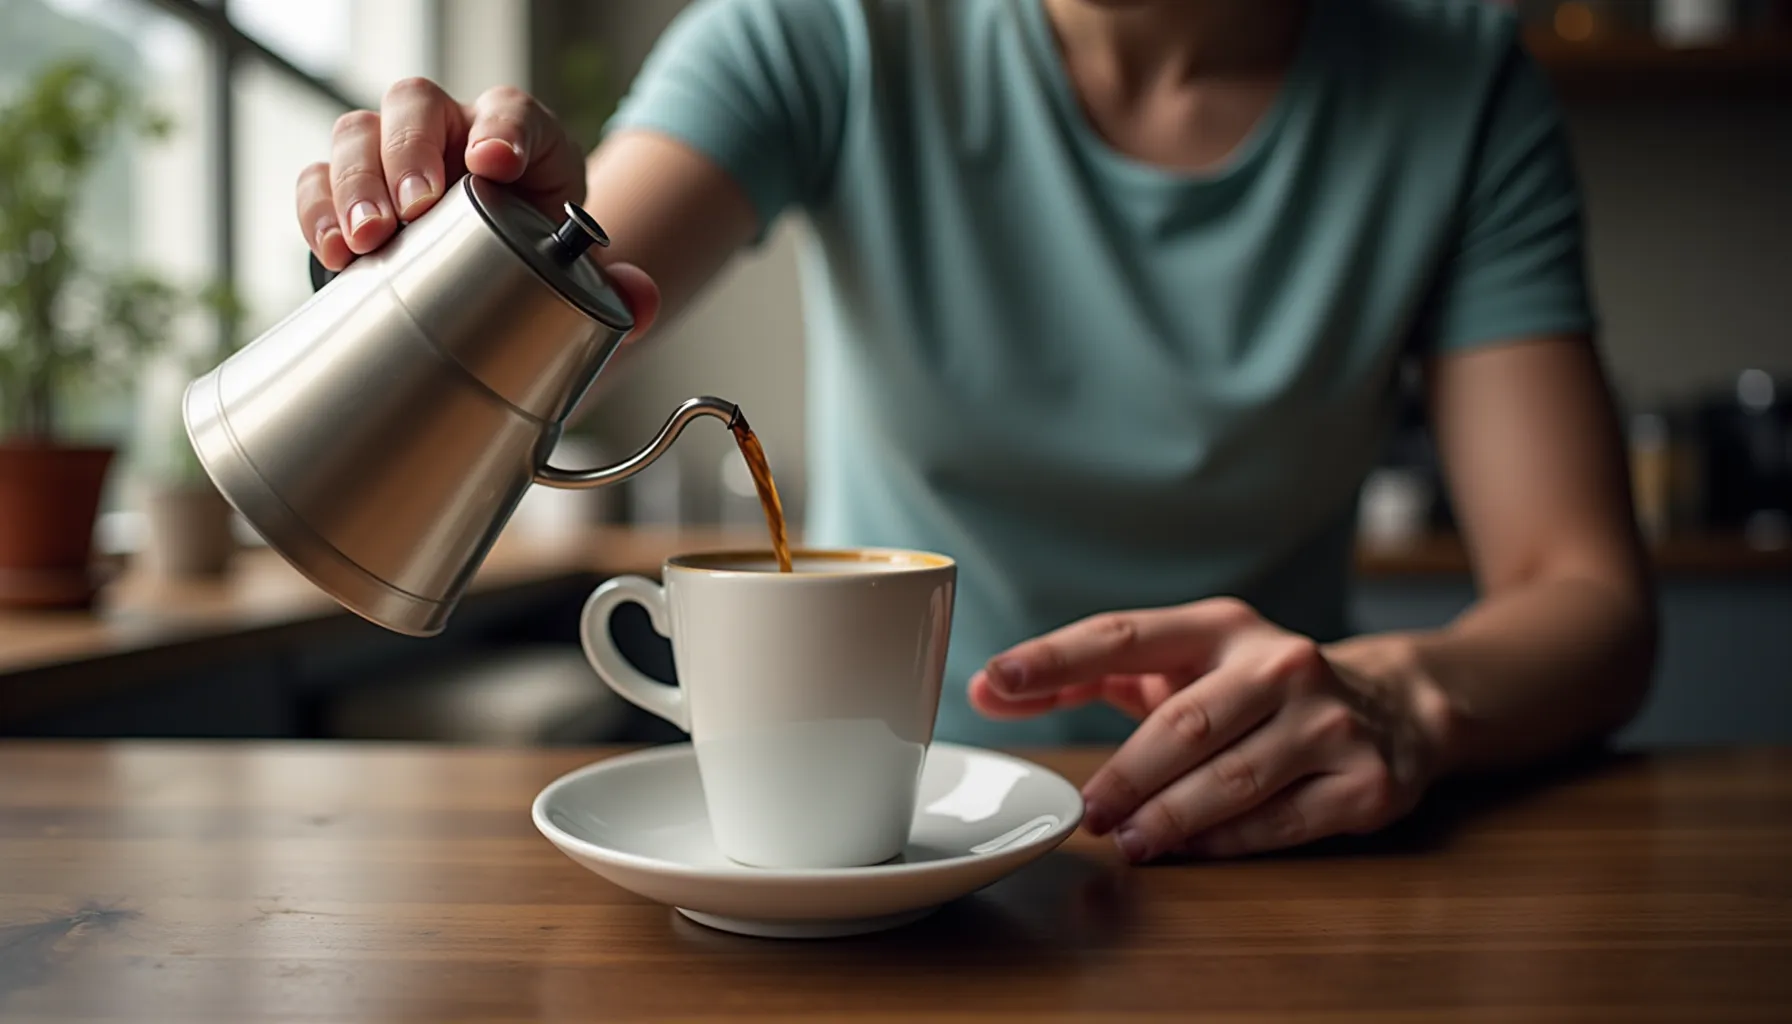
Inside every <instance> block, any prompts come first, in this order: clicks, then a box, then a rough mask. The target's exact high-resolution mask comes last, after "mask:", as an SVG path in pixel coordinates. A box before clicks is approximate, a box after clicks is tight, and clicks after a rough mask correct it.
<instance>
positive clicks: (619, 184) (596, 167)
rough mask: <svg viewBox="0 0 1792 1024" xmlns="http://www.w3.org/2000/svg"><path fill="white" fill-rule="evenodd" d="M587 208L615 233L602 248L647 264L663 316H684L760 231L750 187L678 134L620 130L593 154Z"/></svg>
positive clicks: (606, 255) (608, 255)
mask: <svg viewBox="0 0 1792 1024" xmlns="http://www.w3.org/2000/svg"><path fill="white" fill-rule="evenodd" d="M585 182H586V194H585V207H586V209H587V210H589V211H590V212H591V215H592V216H593V217H595V218H597V221H598V223H600V224H602V225H603V226H604V229H605V231H606V232H607V233H608V234H609V236H610V246H609V248H608V249H607V250H605V251H604V252H602V253H600V254H599V258H600V259H601V260H603V261H604V262H605V263H610V262H612V261H618V260H620V261H623V262H627V263H633V264H634V265H635V266H638V267H640V268H641V269H642V270H645V271H646V272H647V273H648V274H649V275H650V276H652V278H653V279H654V282H655V283H657V284H658V285H659V288H660V315H661V318H662V321H663V320H665V319H670V318H671V317H675V316H677V315H678V313H679V312H680V311H682V310H683V309H684V308H685V307H686V306H688V305H689V304H690V302H691V299H692V298H693V297H695V296H696V295H697V293H698V292H700V291H702V289H703V287H704V286H705V285H707V284H708V283H709V282H710V281H711V280H712V279H713V278H714V277H715V276H716V274H717V273H718V272H720V270H721V269H722V268H723V267H724V266H725V265H726V264H727V263H728V261H729V260H730V259H731V258H733V256H734V254H735V253H736V252H738V251H739V250H740V248H741V247H742V246H744V245H746V244H747V242H748V241H750V240H751V239H752V237H753V234H754V232H755V231H757V230H758V214H757V213H756V211H754V209H753V205H752V203H751V202H750V201H749V200H748V199H747V194H746V192H745V191H743V190H742V189H741V187H740V186H739V185H738V184H736V183H735V181H734V179H733V178H731V177H729V176H728V174H727V172H725V171H723V170H722V168H721V167H720V166H718V165H717V164H716V163H715V162H714V161H713V160H710V159H709V158H708V157H707V156H704V155H703V154H701V153H699V152H698V151H696V150H695V149H692V148H691V147H689V146H687V145H685V144H684V143H682V142H679V141H677V140H675V139H671V138H668V137H666V136H663V135H657V134H653V133H650V132H642V131H625V132H621V133H618V134H617V135H615V136H613V137H612V138H610V139H608V140H606V141H605V142H604V144H603V145H601V146H599V147H598V148H597V150H596V151H595V152H593V153H592V154H591V157H590V159H589V160H587V161H586V173H585Z"/></svg>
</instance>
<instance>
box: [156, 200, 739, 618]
mask: <svg viewBox="0 0 1792 1024" xmlns="http://www.w3.org/2000/svg"><path fill="white" fill-rule="evenodd" d="M593 242H596V243H599V244H607V239H605V238H604V236H603V233H602V230H601V229H600V228H598V226H597V225H596V223H595V222H594V221H592V220H591V219H590V217H589V215H587V214H585V212H584V211H583V210H580V209H578V208H577V207H576V206H573V205H572V204H570V203H569V204H567V220H566V221H565V222H564V223H562V224H559V225H555V224H554V223H553V222H552V221H550V220H549V219H548V218H547V217H545V216H543V215H542V214H541V213H539V212H538V211H536V210H534V208H533V207H530V206H529V205H528V204H526V203H524V202H523V201H522V200H521V199H520V198H519V197H517V196H515V195H514V194H513V193H511V192H510V191H509V190H507V189H506V188H505V187H504V186H501V185H497V184H494V183H492V182H489V181H486V180H484V179H480V178H475V177H472V176H468V177H466V178H463V179H462V180H461V181H460V182H459V183H458V184H457V185H455V186H454V187H453V188H450V189H449V190H448V191H447V194H446V195H445V196H444V197H443V198H442V200H441V202H439V203H438V204H437V205H436V206H435V207H433V208H432V209H431V210H430V211H429V212H428V213H426V214H424V215H423V216H422V217H420V218H418V219H417V220H416V221H415V222H413V223H411V224H410V225H408V226H407V227H406V228H405V229H404V230H403V231H401V232H399V233H398V234H397V235H396V236H395V237H394V238H393V239H392V240H391V241H390V242H388V243H387V244H386V245H385V246H384V247H382V248H381V249H379V250H378V251H376V252H374V253H371V254H368V255H366V256H362V257H360V258H359V259H357V260H355V262H354V263H352V264H351V265H350V266H349V267H348V268H347V269H346V270H344V271H343V272H342V273H341V274H339V275H337V276H336V277H335V278H334V279H333V280H329V281H328V282H327V283H324V284H323V285H322V287H321V288H320V289H319V290H318V291H317V293H316V294H315V295H313V296H312V297H311V298H310V299H309V300H308V301H307V302H306V303H305V304H304V305H302V306H301V307H299V308H298V309H297V310H295V311H294V312H293V313H292V314H291V315H289V316H288V317H286V319H284V320H283V321H281V322H280V323H278V324H276V325H275V326H274V327H273V328H271V329H270V330H269V331H267V333H265V334H263V335H262V336H261V337H259V338H257V339H256V340H255V341H254V342H252V343H250V344H249V345H247V346H245V347H244V348H243V349H242V350H241V351H239V352H237V353H236V354H234V355H232V356H231V357H230V358H229V359H227V360H225V361H224V362H223V363H222V364H220V365H219V366H218V367H216V368H215V369H213V370H211V371H210V372H208V373H206V374H205V375H203V376H202V377H200V378H199V379H198V380H196V381H194V382H193V383H192V384H191V385H189V387H188V389H187V393H186V396H185V401H184V409H183V415H184V418H185V421H186V426H187V431H188V436H189V438H190V439H191V441H192V443H193V447H194V450H195V452H196V453H197V454H198V456H199V460H200V462H201V463H202V464H203V465H204V467H205V469H206V472H207V473H208V474H209V475H210V476H211V478H212V480H213V482H214V483H215V484H216V485H217V486H218V488H219V490H221V491H222V492H223V494H224V497H225V498H226V499H227V500H229V502H230V503H231V504H232V505H233V506H234V507H235V508H236V509H237V511H238V512H239V513H241V514H242V515H243V517H244V518H246V519H247V520H248V521H249V523H250V525H252V526H253V527H254V528H255V529H256V530H257V532H259V533H260V534H261V535H262V536H263V537H264V538H265V539H266V540H267V541H268V543H269V545H270V546H271V547H273V548H274V550H275V551H277V552H278V553H279V554H280V555H281V556H282V557H284V558H285V559H286V560H287V561H289V562H290V563H292V564H293V566H294V567H296V568H297V569H298V570H299V571H300V572H302V573H304V574H305V575H306V576H307V577H308V578H309V579H310V580H311V581H312V582H313V583H314V584H316V585H317V586H318V587H320V588H321V589H323V590H324V591H325V592H326V593H328V594H330V595H331V596H332V597H334V598H335V599H336V600H337V601H338V602H340V603H341V604H343V605H344V606H345V607H347V608H349V609H350V610H352V611H354V612H356V613H358V614H360V615H362V616H364V617H366V618H368V619H370V620H372V621H373V622H375V623H378V624H379V625H381V626H384V627H386V628H388V629H391V630H394V631H397V632H400V633H407V634H411V635H416V636H428V635H433V634H435V633H438V632H440V631H441V629H442V627H443V626H444V625H445V623H446V622H447V620H448V617H449V615H450V614H451V613H452V611H453V608H454V606H455V604H456V603H457V602H458V601H459V599H460V597H461V595H462V594H463V593H464V592H465V590H466V587H467V584H468V583H469V582H470V580H471V579H472V577H473V575H474V573H475V572H476V571H477V569H478V567H479V565H480V563H481V562H482V561H483V560H484V559H485V556H486V554H487V553H488V551H489V550H490V548H491V545H492V543H493V542H494V541H495V540H496V539H497V537H498V535H499V533H500V532H501V531H502V530H503V527H504V525H505V523H506V522H507V521H508V520H509V518H510V516H511V513H512V512H513V511H514V510H515V508H516V505H517V503H518V502H519V501H520V500H521V499H522V496H523V494H524V492H525V491H526V490H527V489H528V488H529V487H530V486H531V485H532V484H534V483H543V484H547V485H549V486H556V487H595V486H601V485H604V484H608V483H614V482H617V481H620V480H624V479H627V478H628V477H629V476H632V475H633V474H634V473H636V472H638V471H639V470H641V469H643V468H645V467H646V466H647V465H649V464H651V463H652V462H653V461H654V459H656V458H658V456H659V455H660V454H661V453H662V452H664V451H665V449H666V448H667V447H668V446H669V445H670V444H671V443H672V441H673V439H674V438H676V436H677V435H678V433H679V432H680V431H682V430H683V429H684V427H685V426H686V425H687V424H688V423H690V422H691V421H692V420H694V419H695V418H697V417H700V416H714V417H716V418H719V419H722V420H724V421H727V422H728V423H729V424H730V425H732V424H733V422H734V421H735V419H736V418H737V417H738V415H739V410H738V409H737V408H736V407H735V406H734V405H733V404H732V403H728V402H724V401H721V400H719V399H713V398H696V399H692V400H690V401H688V402H686V403H684V405H682V406H680V407H679V409H678V410H676V411H675V412H674V413H673V414H672V416H671V418H670V419H669V420H668V421H667V423H666V425H665V427H664V428H663V429H662V430H661V431H660V433H659V435H658V436H657V437H655V438H654V439H653V441H652V442H651V443H649V444H648V445H647V446H646V447H645V448H643V449H642V450H641V451H639V452H637V453H636V454H635V455H633V456H632V457H630V458H629V459H626V460H624V461H623V462H621V463H618V464H617V465H614V466H610V467H607V468H604V469H599V470H592V471H588V472H577V471H567V470H562V469H556V468H554V467H551V466H548V465H547V455H548V453H549V452H550V451H552V450H553V448H554V445H555V444H556V442H558V440H559V438H560V434H561V429H562V425H563V423H564V421H565V419H566V417H567V416H568V415H569V414H570V413H571V412H572V411H573V409H574V408H575V407H576V406H577V404H578V403H579V400H580V398H581V397H582V396H583V395H584V394H585V391H586V390H587V389H588V388H589V387H590V385H591V383H592V382H593V381H594V380H595V379H596V377H597V375H598V373H599V372H600V371H601V370H602V369H603V367H604V364H605V363H606V362H607V361H608V360H609V358H610V356H611V355H612V354H613V353H614V352H615V350H616V348H617V346H618V345H619V344H620V342H621V341H622V338H623V336H624V335H625V334H627V332H628V331H629V330H630V329H631V328H632V327H633V326H634V320H633V318H632V316H631V315H630V314H629V312H628V310H627V308H626V306H624V305H623V304H622V302H621V301H620V299H619V298H618V297H617V296H616V294H615V292H614V291H613V290H612V289H611V288H610V286H609V283H608V280H607V278H605V277H604V275H603V273H602V271H601V270H600V269H599V268H598V267H597V265H596V263H595V261H593V260H590V259H587V258H585V256H584V252H585V249H586V247H587V246H589V245H590V244H592V243H593Z"/></svg>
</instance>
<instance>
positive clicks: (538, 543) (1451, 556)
mask: <svg viewBox="0 0 1792 1024" xmlns="http://www.w3.org/2000/svg"><path fill="white" fill-rule="evenodd" d="M763 543H764V538H763V536H762V535H761V534H760V533H759V531H757V530H748V529H732V530H730V529H721V528H709V529H674V528H645V527H622V526H612V527H600V528H595V529H593V530H591V531H589V532H587V533H583V534H578V535H575V536H569V537H566V538H563V539H558V540H553V541H549V540H534V539H523V538H519V537H515V536H507V537H505V538H504V539H503V540H501V541H500V542H499V543H498V545H497V546H496V547H494V548H493V550H492V553H491V555H490V557H488V558H487V560H486V562H485V565H484V566H483V568H482V569H481V571H480V573H479V575H478V577H477V578H476V579H475V580H474V582H473V585H472V587H471V588H470V589H469V595H468V596H469V598H473V597H476V596H478V595H482V594H492V593H502V592H506V591H512V590H516V589H519V588H526V587H529V586H532V585H538V584H543V583H549V582H555V581H568V580H590V579H601V578H605V577H609V576H617V575H622V574H625V573H637V574H641V575H648V576H656V575H658V573H659V569H660V565H661V563H662V562H664V561H665V559H666V558H668V557H670V556H671V555H674V554H678V553H681V552H687V551H697V550H714V549H718V548H742V547H744V548H754V547H762V546H763ZM1652 555H1653V556H1654V559H1655V562H1656V566H1657V568H1658V569H1659V570H1661V571H1662V572H1663V573H1667V574H1681V573H1690V574H1717V575H1731V576H1748V577H1774V576H1787V575H1792V549H1782V550H1778V551H1759V550H1755V549H1752V548H1749V547H1748V546H1746V545H1745V544H1744V543H1743V542H1742V540H1741V539H1740V538H1735V537H1682V538H1675V539H1672V540H1669V541H1666V542H1665V543H1663V544H1661V545H1658V546H1657V547H1655V548H1653V549H1652ZM1469 568H1470V567H1469V559H1468V554H1467V552H1466V550H1465V549H1464V547H1463V545H1462V542H1461V541H1460V540H1459V539H1458V538H1456V537H1455V536H1452V535H1447V534H1438V535H1433V536H1426V537H1423V538H1420V539H1417V540H1414V541H1412V542H1410V543H1408V544H1404V545H1400V546H1385V547H1365V548H1363V549H1361V550H1360V551H1359V552H1358V555H1357V573H1358V575H1359V576H1360V577H1363V578H1369V579H1374V578H1398V577H1403V576H1438V575H1462V574H1467V573H1468V572H1469ZM346 617H348V613H347V612H345V611H344V610H343V609H342V608H341V607H340V606H338V605H337V604H336V603H335V602H334V601H333V600H331V599H330V598H329V597H328V596H327V595H325V594H324V593H323V592H322V591H320V590H318V589H317V588H316V587H314V586H313V585H311V583H309V582H308V581H307V580H305V579H304V577H302V576H300V575H299V573H298V572H296V571H295V570H293V569H292V568H291V567H290V566H288V565H287V564H286V563H285V562H284V561H282V560H281V559H280V558H279V557H278V556H276V555H275V554H273V553H272V552H271V551H268V550H266V549H260V548H257V549H250V550H247V551H244V552H242V553H241V554H240V556H239V557H238V559H237V563H236V565H235V567H234V568H233V570H232V572H231V573H230V574H229V575H228V576H226V577H224V578H222V579H219V580H216V581H205V582H174V581H167V580H161V579H157V578H154V577H152V576H149V575H147V574H141V573H132V572H128V571H127V572H125V573H124V574H123V575H122V576H121V577H120V578H119V579H118V580H117V581H116V582H115V583H113V584H112V585H111V586H109V587H107V588H106V591H105V593H104V594H103V596H102V598H101V603H100V605H99V607H98V608H97V609H95V610H94V611H93V612H91V613H83V612H7V611H0V677H4V676H5V675H7V674H9V673H17V672H22V671H26V670H29V669H35V668H41V667H44V666H49V665H61V664H67V663H70V662H80V661H88V660H100V659H107V658H115V657H119V656H124V655H130V654H133V653H140V652H144V651H148V650H153V649H157V648H165V647H171V646H177V645H193V644H203V643H206V642H208V641H216V640H220V639H223V638H235V637H244V636H251V635H257V634H266V633H267V632H269V631H275V630H281V629H285V628H291V627H297V626H302V625H304V624H306V623H311V622H315V621H319V620H325V619H339V618H346ZM0 692H3V691H0ZM4 709H5V703H4V697H3V696H0V714H3V712H4Z"/></svg>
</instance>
